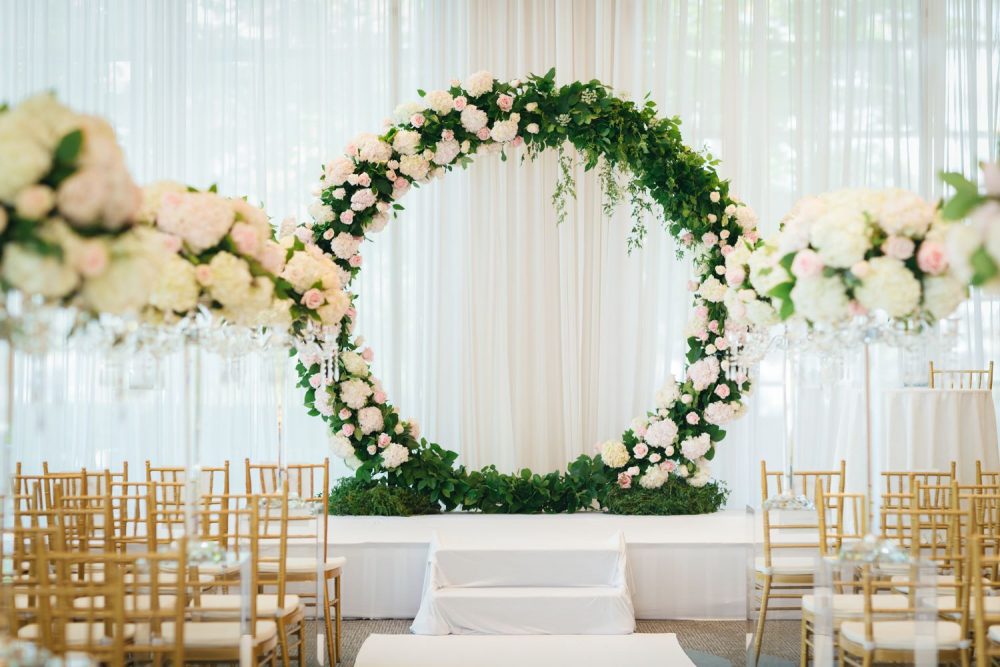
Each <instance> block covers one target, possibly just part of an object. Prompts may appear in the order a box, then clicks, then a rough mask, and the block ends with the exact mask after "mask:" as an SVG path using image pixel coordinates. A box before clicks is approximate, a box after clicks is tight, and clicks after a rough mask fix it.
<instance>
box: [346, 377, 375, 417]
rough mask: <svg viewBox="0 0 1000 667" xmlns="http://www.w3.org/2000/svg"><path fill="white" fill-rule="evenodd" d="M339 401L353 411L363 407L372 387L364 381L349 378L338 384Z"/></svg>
mask: <svg viewBox="0 0 1000 667" xmlns="http://www.w3.org/2000/svg"><path fill="white" fill-rule="evenodd" d="M339 387H340V400H341V401H343V402H344V404H345V405H346V406H347V407H349V408H351V409H354V410H360V409H361V408H363V407H365V404H366V403H367V402H368V397H369V396H371V395H372V386H371V385H370V384H368V383H367V382H366V381H364V380H359V379H358V378H351V379H350V380H344V381H343V382H341V383H340V385H339Z"/></svg>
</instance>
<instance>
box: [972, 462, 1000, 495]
mask: <svg viewBox="0 0 1000 667" xmlns="http://www.w3.org/2000/svg"><path fill="white" fill-rule="evenodd" d="M976 484H979V485H981V486H992V487H994V488H995V489H996V492H997V493H1000V470H984V469H983V462H982V461H980V460H979V459H976Z"/></svg>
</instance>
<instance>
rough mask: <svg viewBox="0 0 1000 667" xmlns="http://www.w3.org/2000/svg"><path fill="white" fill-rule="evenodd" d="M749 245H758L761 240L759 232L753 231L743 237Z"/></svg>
mask: <svg viewBox="0 0 1000 667" xmlns="http://www.w3.org/2000/svg"><path fill="white" fill-rule="evenodd" d="M743 238H745V239H746V241H747V243H756V242H757V240H758V239H760V233H759V232H757V230H752V231H749V232H747V233H746V234H744V235H743Z"/></svg>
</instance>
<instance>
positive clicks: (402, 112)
mask: <svg viewBox="0 0 1000 667" xmlns="http://www.w3.org/2000/svg"><path fill="white" fill-rule="evenodd" d="M423 110H424V107H423V105H422V104H420V103H419V102H403V103H402V104H400V105H399V106H398V107H396V110H395V111H393V112H392V116H393V118H395V119H396V122H397V123H400V124H402V123H409V122H410V117H411V116H413V114H415V113H420V112H421V111H423Z"/></svg>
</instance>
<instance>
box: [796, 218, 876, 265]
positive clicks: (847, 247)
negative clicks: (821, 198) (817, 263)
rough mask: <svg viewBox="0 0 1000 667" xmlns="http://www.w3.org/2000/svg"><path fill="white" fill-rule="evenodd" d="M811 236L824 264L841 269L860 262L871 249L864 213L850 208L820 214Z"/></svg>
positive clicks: (812, 242)
mask: <svg viewBox="0 0 1000 667" xmlns="http://www.w3.org/2000/svg"><path fill="white" fill-rule="evenodd" d="M809 239H810V242H811V244H812V246H813V247H814V248H816V251H817V252H818V253H819V256H820V257H821V258H822V259H823V263H824V264H826V265H827V266H832V267H836V268H841V269H846V268H849V267H851V266H852V265H854V264H855V263H857V262H860V261H861V260H862V259H864V258H865V253H866V252H867V251H868V249H869V248H871V239H870V238H869V236H868V228H867V223H866V222H865V218H864V215H863V213H862V212H861V211H859V210H857V209H855V208H851V207H840V208H836V209H833V210H830V211H828V212H827V213H825V214H824V215H822V216H820V217H819V218H818V219H817V220H816V221H815V222H814V223H813V225H812V227H811V228H810V232H809Z"/></svg>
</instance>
